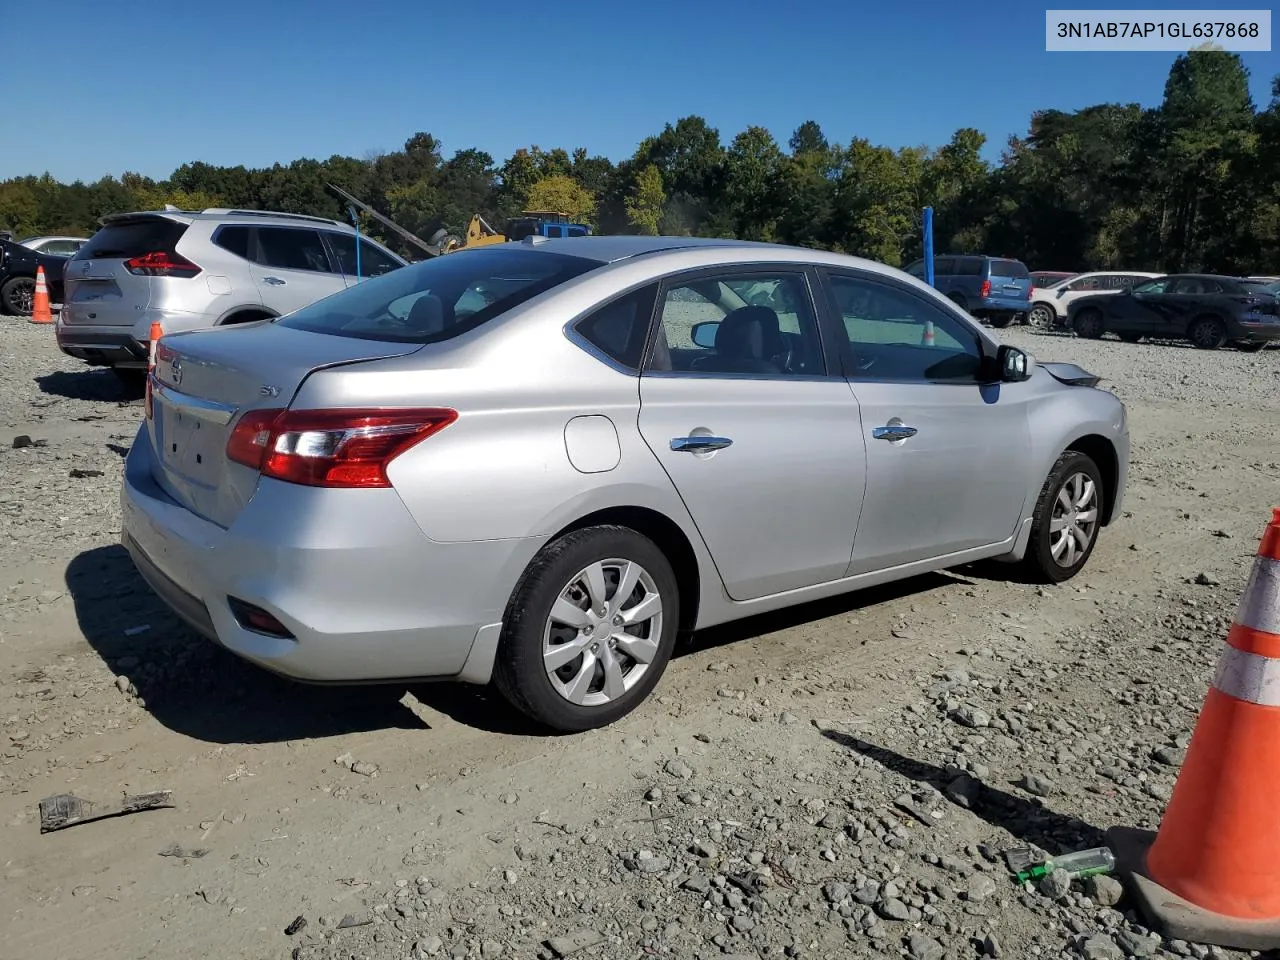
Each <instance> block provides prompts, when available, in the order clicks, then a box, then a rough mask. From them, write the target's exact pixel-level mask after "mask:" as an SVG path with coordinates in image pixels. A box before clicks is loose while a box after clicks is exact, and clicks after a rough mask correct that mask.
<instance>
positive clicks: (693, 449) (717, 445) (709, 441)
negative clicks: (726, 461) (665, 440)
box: [671, 437, 733, 453]
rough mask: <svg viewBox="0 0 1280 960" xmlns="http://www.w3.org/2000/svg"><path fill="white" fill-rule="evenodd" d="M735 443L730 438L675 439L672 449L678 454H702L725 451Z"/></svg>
mask: <svg viewBox="0 0 1280 960" xmlns="http://www.w3.org/2000/svg"><path fill="white" fill-rule="evenodd" d="M732 444H733V441H732V440H730V439H729V438H728V437H673V438H672V439H671V449H672V450H675V451H676V452H678V453H700V452H702V451H704V450H723V449H724V448H725V447H728V446H731V445H732Z"/></svg>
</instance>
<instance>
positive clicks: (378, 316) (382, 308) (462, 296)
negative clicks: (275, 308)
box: [276, 244, 602, 343]
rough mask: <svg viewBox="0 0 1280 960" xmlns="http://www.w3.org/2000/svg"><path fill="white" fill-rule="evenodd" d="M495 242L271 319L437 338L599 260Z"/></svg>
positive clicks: (383, 335) (374, 335) (340, 332)
mask: <svg viewBox="0 0 1280 960" xmlns="http://www.w3.org/2000/svg"><path fill="white" fill-rule="evenodd" d="M508 246H514V244H512V245H508V244H502V245H501V247H499V246H495V247H490V248H487V249H480V250H461V251H458V252H457V253H448V254H445V255H443V256H440V257H435V258H433V259H431V260H424V261H423V262H421V263H415V264H410V265H409V266H407V267H401V268H400V269H399V270H393V271H391V272H390V273H386V274H383V275H382V276H380V277H374V278H372V279H370V280H365V281H364V282H362V283H359V284H357V285H356V286H354V287H351V288H349V289H347V290H344V291H343V292H341V293H336V294H334V295H333V296H331V297H325V298H324V299H323V300H317V301H316V302H315V303H312V304H310V305H309V306H306V307H303V308H302V309H301V310H298V311H295V312H294V313H291V314H287V315H286V316H284V317H282V318H281V319H279V320H277V321H276V322H277V323H279V324H280V325H281V326H283V327H291V328H294V329H297V330H307V331H310V332H311V333H327V334H331V335H333V336H335V337H354V338H357V339H360V340H383V341H390V342H392V343H438V342H440V341H442V340H448V339H450V338H452V337H456V336H458V335H459V334H461V333H465V332H466V331H468V330H474V329H475V328H476V327H478V326H480V325H481V324H482V323H485V322H486V321H488V320H492V319H493V318H494V317H496V316H498V315H499V314H501V313H504V312H505V311H507V310H510V309H511V308H512V307H515V306H517V305H518V304H521V303H524V302H525V301H526V300H530V299H532V298H533V297H536V296H537V295H538V294H540V293H544V292H546V291H547V290H550V289H551V288H552V287H555V286H558V285H559V284H562V283H564V282H565V281H567V280H571V279H573V278H574V277H577V276H579V275H581V274H583V273H586V272H587V271H588V270H593V269H595V268H596V267H599V266H601V265H602V264H601V262H600V261H598V260H586V259H583V258H582V257H567V256H563V255H561V254H554V253H545V252H535V251H533V250H521V249H503V248H505V247H508Z"/></svg>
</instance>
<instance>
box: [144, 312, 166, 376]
mask: <svg viewBox="0 0 1280 960" xmlns="http://www.w3.org/2000/svg"><path fill="white" fill-rule="evenodd" d="M163 336H164V327H162V326H161V325H160V321H159V320H152V321H151V332H150V334H149V335H148V337H147V373H151V371H152V370H154V369H155V368H156V344H157V343H159V342H160V338H161V337H163Z"/></svg>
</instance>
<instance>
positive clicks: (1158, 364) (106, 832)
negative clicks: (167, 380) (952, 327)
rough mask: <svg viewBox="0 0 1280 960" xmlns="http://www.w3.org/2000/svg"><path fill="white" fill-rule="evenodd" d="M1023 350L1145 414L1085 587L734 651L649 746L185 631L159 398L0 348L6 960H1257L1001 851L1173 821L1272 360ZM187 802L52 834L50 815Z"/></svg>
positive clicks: (771, 633) (644, 730)
mask: <svg viewBox="0 0 1280 960" xmlns="http://www.w3.org/2000/svg"><path fill="white" fill-rule="evenodd" d="M999 336H1001V337H1002V338H1003V339H1006V340H1008V341H1011V342H1014V343H1017V344H1019V345H1021V346H1024V347H1027V348H1029V349H1030V350H1032V352H1034V353H1035V354H1036V355H1037V356H1039V357H1040V358H1042V359H1059V360H1071V361H1075V362H1078V363H1080V364H1081V365H1083V366H1084V367H1086V368H1087V369H1090V370H1093V371H1094V372H1096V373H1099V374H1101V375H1102V376H1104V377H1106V378H1107V381H1106V383H1105V384H1104V385H1105V386H1106V387H1107V388H1109V389H1112V390H1114V391H1115V392H1116V393H1117V394H1118V395H1120V396H1121V397H1122V398H1123V399H1124V400H1125V401H1126V402H1127V403H1128V404H1129V406H1130V423H1131V430H1132V431H1133V435H1134V452H1133V465H1132V472H1131V476H1130V488H1129V492H1128V496H1127V501H1126V513H1125V516H1124V517H1123V519H1121V520H1120V521H1119V522H1118V523H1117V524H1115V525H1114V526H1113V527H1111V528H1110V529H1108V530H1106V531H1104V533H1103V535H1102V539H1101V542H1100V544H1099V547H1098V548H1097V550H1096V551H1095V554H1094V556H1093V558H1092V560H1091V562H1090V565H1089V567H1088V568H1087V570H1086V571H1085V572H1084V573H1083V574H1081V575H1080V576H1079V577H1078V578H1077V579H1075V580H1073V581H1071V582H1070V583H1069V584H1067V585H1063V586H1060V587H1054V588H1043V587H1036V586H1029V585H1025V584H1021V583H1017V582H1008V581H1006V580H1003V579H998V577H999V576H1000V574H1001V570H1003V572H1004V573H1006V574H1007V572H1008V571H1007V569H1004V568H1001V569H1000V570H996V571H995V572H993V571H991V570H988V569H985V568H984V569H964V570H958V571H952V572H949V573H946V574H939V575H934V576H928V577H921V578H917V579H914V580H911V581H909V582H906V583H902V584H897V585H894V586H892V587H889V588H884V589H877V590H871V591H866V592H863V593H860V594H855V595H852V596H849V597H845V598H840V599H837V600H834V601H828V602H824V603H820V604H814V605H810V606H807V607H805V608H802V609H800V610H794V611H789V612H786V613H783V614H778V615H770V616H766V617H761V618H758V619H755V620H752V621H750V622H748V623H745V624H738V625H735V626H733V627H730V628H722V629H718V630H715V631H710V632H708V633H706V634H704V635H700V636H698V637H696V638H694V640H693V641H692V643H691V645H690V647H689V649H687V650H686V651H684V652H683V653H682V655H681V656H680V657H679V658H678V659H677V660H676V661H675V662H674V663H673V664H672V666H671V668H670V669H669V671H668V672H667V674H666V676H665V677H664V679H663V683H662V685H661V687H660V689H659V691H658V696H657V697H656V698H655V699H654V700H653V702H651V703H649V704H647V705H645V706H644V707H642V708H641V709H640V710H639V711H637V712H636V713H635V714H633V715H632V716H630V717H628V718H626V719H625V720H623V721H622V722H620V723H618V724H617V725H615V726H614V727H611V728H609V729H607V730H601V731H596V732H593V733H590V734H587V735H583V736H576V737H541V736H536V735H533V734H531V733H530V732H529V731H528V730H527V729H525V728H524V727H523V726H522V725H521V723H520V721H519V720H518V719H517V718H516V717H515V716H513V715H512V714H511V712H510V711H508V710H507V709H506V708H505V707H503V706H502V705H501V703H500V702H499V701H497V700H496V699H495V698H494V697H493V696H491V695H490V694H489V693H487V692H486V691H483V690H476V689H472V688H460V687H455V686H452V685H446V684H440V685H424V686H415V687H410V688H404V687H394V688H373V689H366V688H361V689H356V690H341V689H316V688H310V687H301V686H297V685H293V684H289V683H287V682H285V681H281V680H277V679H275V678H272V677H270V676H268V675H266V674H264V673H263V672H261V671H259V670H256V669H254V668H252V667H249V666H247V665H245V664H242V663H240V662H239V661H237V660H235V659H234V658H232V657H230V656H227V655H225V654H223V653H221V652H220V651H219V650H217V649H216V648H214V647H213V646H212V645H210V644H207V643H203V642H201V641H199V640H197V639H195V638H193V637H192V636H191V635H190V634H189V633H188V632H187V631H185V630H184V629H183V628H181V627H180V626H179V625H178V624H177V623H176V622H175V620H174V619H173V618H172V617H171V616H170V615H169V614H167V613H166V612H165V611H164V610H163V609H162V607H161V606H160V605H159V604H158V602H157V601H155V600H154V598H153V597H152V596H151V594H150V593H149V592H148V590H147V588H146V587H145V586H144V585H143V584H142V583H141V582H140V581H139V580H138V578H137V576H136V575H135V574H134V572H133V569H132V566H131V564H130V563H129V561H128V558H127V556H125V555H124V553H123V551H122V550H121V549H120V548H119V547H118V545H117V536H118V529H119V507H118V503H117V499H116V498H117V491H118V484H119V480H120V465H121V460H122V456H123V454H124V453H125V452H126V451H127V449H128V446H129V444H130V443H131V442H132V439H133V435H134V432H135V429H136V424H137V422H138V419H139V416H140V414H141V405H140V402H139V401H138V400H137V399H136V398H133V397H130V396H128V395H127V394H126V392H125V390H124V388H123V387H121V386H120V385H119V384H118V383H117V382H116V380H115V378H114V377H113V376H112V375H111V374H110V373H108V372H102V371H98V372H91V371H87V370H85V369H84V368H83V367H81V366H80V365H78V364H77V363H75V362H73V361H71V360H69V359H68V358H65V357H62V356H61V355H60V354H59V353H58V352H57V350H56V348H55V347H54V345H53V341H52V333H51V331H50V330H49V329H48V328H40V327H33V326H31V325H29V324H26V323H22V322H20V321H13V320H8V321H0V342H2V344H3V352H4V362H3V364H2V365H0V387H2V388H3V390H2V391H0V421H3V423H4V426H5V428H6V430H7V433H6V434H4V435H2V436H0V463H2V464H3V467H2V469H3V480H4V484H3V490H4V492H3V494H0V503H2V505H3V515H4V518H5V522H6V525H7V537H6V540H7V543H8V544H9V546H8V549H7V550H6V551H5V554H4V558H3V561H0V704H2V705H3V707H2V709H0V851H3V852H2V853H0V865H2V866H3V871H4V873H3V877H4V880H5V883H4V884H3V885H0V923H2V924H3V927H4V929H5V930H6V937H5V941H4V946H3V948H0V954H3V955H5V956H13V957H20V958H23V960H44V958H50V960H53V958H67V957H79V956H83V955H86V954H89V953H92V955H94V956H96V957H103V958H115V957H119V958H130V960H144V958H170V957H173V956H175V955H179V953H181V955H194V956H201V955H209V956H218V957H220V958H244V960H250V958H253V960H258V958H264V957H281V958H283V957H295V958H299V960H303V958H309V960H338V958H342V960H347V958H367V960H405V958H414V960H417V958H423V957H454V958H484V960H489V958H506V957H511V958H516V957H520V958H531V957H540V958H542V957H545V958H553V957H562V956H573V957H580V958H588V957H589V958H619V960H622V958H625V960H634V958H640V957H647V956H657V957H673V958H711V957H729V958H748V957H750V958H771V957H779V958H781V957H791V958H814V960H817V958H827V957H832V958H834V957H840V958H847V957H871V956H892V957H900V956H908V957H912V958H915V960H943V958H978V957H1018V958H1021V957H1059V956H1067V957H1079V956H1082V957H1087V958H1119V957H1126V956H1128V957H1149V956H1161V957H1165V956H1192V957H1206V956H1244V955H1245V954H1242V953H1240V954H1237V953H1232V952H1229V951H1222V950H1217V949H1209V948H1205V947H1202V946H1198V945H1190V944H1186V943H1180V942H1162V941H1161V940H1160V939H1159V938H1158V937H1153V936H1152V935H1150V934H1149V933H1148V932H1147V931H1146V930H1145V929H1144V928H1143V927H1142V926H1141V925H1140V923H1139V921H1138V918H1137V917H1136V916H1135V915H1134V914H1133V913H1132V912H1130V909H1129V904H1128V902H1127V900H1126V899H1125V897H1124V895H1123V891H1122V889H1121V888H1120V887H1119V886H1118V885H1117V884H1116V883H1114V882H1112V881H1111V879H1110V878H1102V879H1095V880H1092V881H1087V882H1085V883H1076V884H1075V885H1071V884H1062V883H1059V882H1058V881H1057V880H1053V879H1051V880H1049V881H1047V882H1044V883H1041V884H1040V885H1038V886H1036V885H1031V884H1028V885H1026V886H1025V887H1020V886H1018V885H1017V884H1016V883H1015V882H1014V881H1013V880H1012V878H1011V877H1010V875H1009V872H1008V870H1007V868H1006V866H1005V862H1004V860H1003V857H1002V853H1003V852H1004V851H1006V850H1009V849H1010V848H1013V847H1016V846H1019V845H1023V844H1032V845H1035V846H1036V847H1038V848H1039V849H1040V850H1042V851H1045V852H1047V853H1059V852H1065V851H1069V850H1074V849H1079V848H1082V847H1086V846H1093V845H1096V844H1099V843H1101V842H1102V831H1104V830H1105V829H1106V828H1108V827H1110V826H1112V825H1115V824H1124V825H1130V826H1137V827H1148V828H1153V827H1155V826H1156V825H1157V824H1158V822H1159V817H1160V814H1161V812H1162V810H1163V808H1164V804H1165V802H1166V800H1167V798H1168V795H1169V791H1170V789H1171V787H1172V785H1173V782H1174V779H1175V777H1176V776H1177V771H1178V765H1179V763H1180V761H1181V756H1182V750H1183V748H1184V747H1185V745H1186V743H1187V741H1188V738H1189V734H1190V731H1191V726H1192V724H1193V723H1194V720H1195V715H1196V712H1197V710H1198V708H1199V706H1200V703H1201V700H1202V698H1203V696H1204V692H1205V688H1206V685H1207V683H1208V681H1209V678H1210V675H1211V668H1212V664H1213V662H1214V659H1215V657H1216V655H1217V651H1218V648H1219V646H1220V644H1221V642H1222V639H1223V637H1224V635H1225V633H1226V630H1227V627H1228V625H1229V623H1230V620H1231V617H1232V615H1233V613H1234V608H1235V604H1236V602H1237V599H1238V597H1239V593H1240V590H1241V588H1242V586H1243V583H1244V579H1245V577H1246V576H1247V573H1248V570H1249V566H1250V563H1251V558H1252V554H1253V552H1254V550H1255V548H1256V543H1257V537H1258V536H1259V534H1260V532H1261V529H1262V525H1263V524H1264V523H1265V521H1266V519H1267V517H1268V516H1269V510H1270V508H1271V507H1272V506H1273V502H1272V500H1271V499H1269V498H1272V497H1274V496H1275V491H1276V480H1275V478H1276V476H1277V472H1280V443H1278V442H1277V440H1276V432H1275V426H1274V425H1275V423H1276V421H1277V416H1278V415H1280V350H1274V349H1273V350H1267V351H1263V352H1262V353H1259V354H1252V355H1247V354H1241V353H1237V352H1235V351H1230V350H1224V351H1220V352H1216V353H1204V352H1200V351H1195V350H1191V349H1188V348H1183V347H1179V346H1175V345H1167V344H1140V345H1127V344H1122V343H1119V342H1117V341H1112V340H1104V341H1097V342H1092V341H1079V340H1076V339H1074V338H1069V337H1062V336H1054V335H1049V334H1041V333H1035V332H1031V331H1027V330H1013V331H1001V332H999ZM23 437H26V438H29V441H30V442H29V444H28V441H26V440H22V439H20V438H23ZM162 788H171V789H173V790H174V791H175V805H176V806H175V808H174V809H169V810H159V811H154V812H148V813H142V814H137V815H134V816H129V817H124V818H120V819H116V820H107V821H102V822H99V823H93V824H85V825H81V826H77V827H74V828H72V829H69V830H65V831H61V832H58V833H51V834H47V835H41V834H40V833H39V825H38V823H39V818H38V810H37V804H38V801H39V799H40V798H41V797H44V796H47V795H49V794H53V793H59V792H68V791H69V792H74V793H76V794H77V795H78V796H82V797H85V798H88V799H93V800H95V801H103V802H108V801H111V800H112V799H113V798H116V797H118V796H119V795H120V794H121V793H125V792H127V793H136V792H142V791H146V790H153V789H162ZM299 917H300V918H302V920H299V921H297V922H295V918H299ZM302 921H305V923H303V922H302ZM286 930H287V931H288V932H286Z"/></svg>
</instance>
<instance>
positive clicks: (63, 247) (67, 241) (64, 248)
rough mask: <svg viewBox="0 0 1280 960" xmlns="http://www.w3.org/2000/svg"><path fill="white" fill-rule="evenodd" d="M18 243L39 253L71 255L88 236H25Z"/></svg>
mask: <svg viewBox="0 0 1280 960" xmlns="http://www.w3.org/2000/svg"><path fill="white" fill-rule="evenodd" d="M18 242H19V243H20V244H22V245H23V246H24V247H27V248H28V249H30V250H35V251H37V252H39V253H47V254H49V255H51V256H55V257H73V256H75V255H76V254H77V253H78V252H79V251H80V248H81V247H83V246H84V245H85V244H86V243H88V242H89V238H88V237H27V239H25V240H19V241H18Z"/></svg>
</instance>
